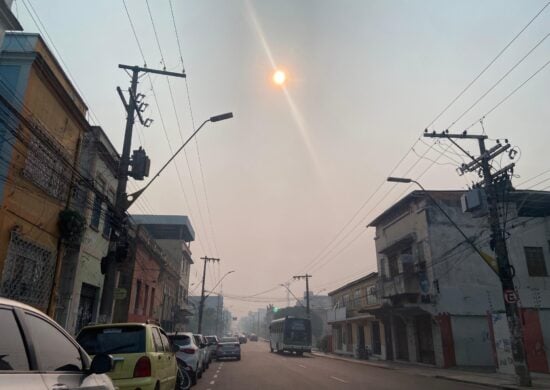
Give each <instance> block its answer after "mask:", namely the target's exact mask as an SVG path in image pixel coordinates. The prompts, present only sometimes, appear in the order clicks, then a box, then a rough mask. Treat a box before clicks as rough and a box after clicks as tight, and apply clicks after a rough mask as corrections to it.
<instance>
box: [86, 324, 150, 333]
mask: <svg viewBox="0 0 550 390" xmlns="http://www.w3.org/2000/svg"><path fill="white" fill-rule="evenodd" d="M135 326H142V327H144V328H145V327H147V326H155V327H159V326H158V325H155V324H144V323H143V322H121V323H115V324H95V325H87V326H84V327H83V328H82V330H87V329H101V328H130V327H135ZM82 330H81V331H82Z"/></svg>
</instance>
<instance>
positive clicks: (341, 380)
mask: <svg viewBox="0 0 550 390" xmlns="http://www.w3.org/2000/svg"><path fill="white" fill-rule="evenodd" d="M330 379H334V380H335V381H338V382H342V383H348V382H346V381H345V380H343V379H340V378H336V377H335V376H331V377H330Z"/></svg>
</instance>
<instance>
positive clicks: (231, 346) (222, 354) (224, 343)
mask: <svg viewBox="0 0 550 390" xmlns="http://www.w3.org/2000/svg"><path fill="white" fill-rule="evenodd" d="M224 358H236V359H237V360H241V345H240V342H239V339H238V338H236V337H222V338H221V339H220V341H219V342H218V348H217V351H216V360H217V361H219V360H221V359H224Z"/></svg>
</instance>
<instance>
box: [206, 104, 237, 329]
mask: <svg viewBox="0 0 550 390" xmlns="http://www.w3.org/2000/svg"><path fill="white" fill-rule="evenodd" d="M225 115H227V114H225ZM220 116H221V115H220ZM219 120H222V119H219ZM214 122H215V121H214ZM233 272H235V271H234V270H231V271H228V272H226V273H225V275H223V276H222V277H221V278H220V280H218V283H216V285H215V286H214V287H213V288H212V290H211V291H210V292H209V293H208V295H206V296H205V295H204V285H203V290H202V292H203V295H202V296H201V300H200V302H199V323H198V333H200V332H201V330H202V311H203V309H204V301H205V300H206V298H208V297H209V296H210V294H212V293H213V292H214V290H215V289H216V287H218V284H220V283H221V281H222V280H223V279H224V278H225V277H226V276H227V275H229V274H232V273H233ZM203 282H204V281H203Z"/></svg>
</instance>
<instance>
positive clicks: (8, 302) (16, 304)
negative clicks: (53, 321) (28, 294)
mask: <svg viewBox="0 0 550 390" xmlns="http://www.w3.org/2000/svg"><path fill="white" fill-rule="evenodd" d="M0 305H6V306H12V307H18V308H20V309H24V310H28V311H32V312H33V313H36V314H41V315H43V316H45V315H47V314H46V313H44V312H43V311H40V310H38V309H37V308H35V307H32V306H29V305H27V304H25V303H22V302H18V301H14V300H12V299H8V298H2V297H0Z"/></svg>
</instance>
